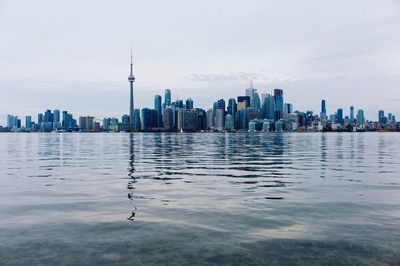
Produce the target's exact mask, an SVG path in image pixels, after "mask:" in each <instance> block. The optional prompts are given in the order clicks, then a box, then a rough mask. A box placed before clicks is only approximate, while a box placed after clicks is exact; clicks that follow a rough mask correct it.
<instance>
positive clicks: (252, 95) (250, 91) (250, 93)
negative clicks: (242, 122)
mask: <svg viewBox="0 0 400 266" xmlns="http://www.w3.org/2000/svg"><path fill="white" fill-rule="evenodd" d="M253 87H254V86H253V82H250V88H248V89H246V96H248V97H250V102H249V104H250V107H254V105H255V104H254V98H255V93H256V91H257V90H256V89H254V88H253Z"/></svg>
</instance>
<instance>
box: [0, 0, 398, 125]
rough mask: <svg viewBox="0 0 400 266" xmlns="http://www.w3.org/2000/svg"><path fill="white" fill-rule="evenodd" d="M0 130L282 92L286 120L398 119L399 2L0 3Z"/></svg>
mask: <svg viewBox="0 0 400 266" xmlns="http://www.w3.org/2000/svg"><path fill="white" fill-rule="evenodd" d="M0 36H1V38H0V124H4V122H5V116H6V115H7V114H8V113H10V114H14V115H19V116H21V117H23V116H25V115H27V114H29V115H33V116H34V120H35V121H36V119H37V113H38V112H43V111H44V110H45V109H61V110H68V111H71V112H72V113H73V114H74V115H76V116H79V115H95V116H96V117H98V118H102V117H103V116H118V117H119V116H121V115H122V114H124V113H128V108H129V98H128V97H129V83H128V80H127V77H128V75H129V60H130V49H131V47H132V48H133V51H134V65H135V66H134V68H135V70H134V72H135V76H136V82H135V107H138V108H142V107H153V98H154V95H155V94H161V95H162V96H163V98H164V95H163V94H164V89H166V88H169V89H171V90H172V97H173V99H176V98H179V99H186V98H188V97H192V98H193V99H194V105H195V107H202V108H205V109H208V108H209V106H211V104H212V102H213V101H215V100H217V99H219V98H225V99H226V100H227V99H228V98H230V97H236V96H238V95H241V94H244V90H245V88H247V87H248V86H249V81H250V80H253V81H254V86H255V88H257V89H258V91H259V92H260V93H263V92H271V91H272V90H273V89H274V88H277V87H282V88H283V89H284V96H285V101H287V102H291V103H293V104H294V109H295V110H302V111H306V110H313V111H315V112H317V113H319V112H320V101H321V99H322V98H325V99H326V100H327V109H328V112H329V113H333V112H334V111H335V110H336V109H337V108H338V107H343V108H345V114H347V113H348V108H349V106H350V105H354V106H355V109H356V110H357V109H358V108H362V109H364V110H365V111H366V114H367V118H370V119H376V117H377V112H378V109H381V108H382V109H384V110H385V111H386V112H393V113H395V114H397V116H398V118H400V1H397V0H387V1H386V0H381V1H377V0H372V1H370V0H359V1H357V0H353V1H351V0H349V1H345V0H343V1H337V0H332V1H321V0H314V1H313V0H307V1H296V0H283V1H282V0H279V1H276V0H274V1H267V0H260V1H256V0H247V1H232V0H229V1H228V0H226V1H225V0H201V1H183V0H180V1H176V0H169V1H164V0H159V1H152V0H146V1H71V0H70V1H56V0H46V1H42V0H36V1H29V0H26V1H19V0H12V1H11V0H10V1H4V0H3V1H2V0H0Z"/></svg>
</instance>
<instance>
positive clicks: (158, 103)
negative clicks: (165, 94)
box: [154, 95, 163, 127]
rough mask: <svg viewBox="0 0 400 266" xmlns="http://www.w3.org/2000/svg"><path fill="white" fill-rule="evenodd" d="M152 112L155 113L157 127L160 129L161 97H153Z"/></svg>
mask: <svg viewBox="0 0 400 266" xmlns="http://www.w3.org/2000/svg"><path fill="white" fill-rule="evenodd" d="M154 110H156V112H157V127H162V123H163V121H162V107H161V95H156V96H154Z"/></svg>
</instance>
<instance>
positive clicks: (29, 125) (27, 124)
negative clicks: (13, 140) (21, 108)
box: [25, 116, 32, 128]
mask: <svg viewBox="0 0 400 266" xmlns="http://www.w3.org/2000/svg"><path fill="white" fill-rule="evenodd" d="M25 127H26V128H32V116H26V117H25Z"/></svg>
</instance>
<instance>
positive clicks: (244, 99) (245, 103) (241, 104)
mask: <svg viewBox="0 0 400 266" xmlns="http://www.w3.org/2000/svg"><path fill="white" fill-rule="evenodd" d="M236 106H237V111H239V110H244V109H246V108H247V107H250V96H238V97H237V105H236Z"/></svg>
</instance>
